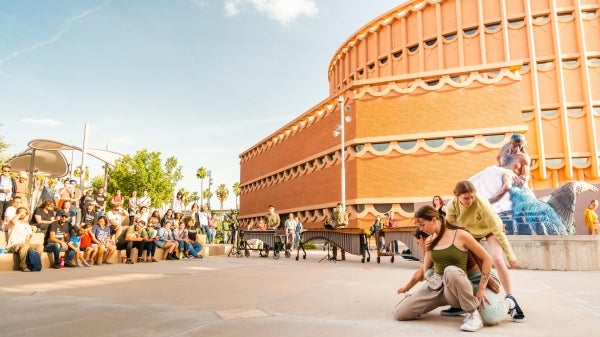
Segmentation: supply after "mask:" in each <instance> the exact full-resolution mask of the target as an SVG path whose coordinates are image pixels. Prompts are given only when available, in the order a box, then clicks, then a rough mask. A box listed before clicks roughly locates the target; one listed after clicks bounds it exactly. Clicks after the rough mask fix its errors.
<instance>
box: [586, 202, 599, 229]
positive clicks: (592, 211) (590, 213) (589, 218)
mask: <svg viewBox="0 0 600 337" xmlns="http://www.w3.org/2000/svg"><path fill="white" fill-rule="evenodd" d="M596 208H598V200H596V199H594V200H592V201H590V204H589V205H588V207H587V208H586V209H585V211H583V221H584V222H585V226H586V227H587V228H588V234H590V235H596V234H600V223H598V214H596Z"/></svg>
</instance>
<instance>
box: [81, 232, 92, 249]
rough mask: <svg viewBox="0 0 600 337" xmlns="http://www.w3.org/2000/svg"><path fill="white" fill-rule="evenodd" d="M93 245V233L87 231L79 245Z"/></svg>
mask: <svg viewBox="0 0 600 337" xmlns="http://www.w3.org/2000/svg"><path fill="white" fill-rule="evenodd" d="M91 245H92V233H90V232H87V233H85V234H84V235H83V236H82V237H81V242H80V243H79V247H89V246H91Z"/></svg>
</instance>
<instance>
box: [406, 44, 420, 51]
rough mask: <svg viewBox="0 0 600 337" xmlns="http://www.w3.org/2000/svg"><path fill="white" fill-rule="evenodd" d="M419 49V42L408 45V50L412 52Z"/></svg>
mask: <svg viewBox="0 0 600 337" xmlns="http://www.w3.org/2000/svg"><path fill="white" fill-rule="evenodd" d="M417 49H419V45H418V44H415V45H412V46H410V47H408V51H409V52H411V53H414V52H416V51H417Z"/></svg>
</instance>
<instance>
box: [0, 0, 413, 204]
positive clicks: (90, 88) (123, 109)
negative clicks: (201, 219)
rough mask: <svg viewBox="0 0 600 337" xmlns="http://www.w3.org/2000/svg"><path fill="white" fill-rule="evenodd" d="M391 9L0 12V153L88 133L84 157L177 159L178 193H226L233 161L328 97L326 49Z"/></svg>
mask: <svg viewBox="0 0 600 337" xmlns="http://www.w3.org/2000/svg"><path fill="white" fill-rule="evenodd" d="M403 2H404V1H391V0H127V1H126V0H54V1H47V0H23V1H2V2H0V41H1V43H0V111H1V116H2V117H1V118H0V123H1V124H2V126H0V135H2V136H4V141H6V142H7V143H9V144H10V147H9V148H8V150H7V151H6V154H14V153H18V152H20V151H22V150H24V149H25V148H26V146H27V143H28V141H29V140H32V139H35V138H49V139H53V140H57V141H61V142H65V143H71V144H74V145H78V146H82V142H83V127H84V124H85V123H86V122H87V123H89V125H90V129H89V133H88V146H89V147H92V148H105V147H106V146H108V147H109V148H110V149H111V150H114V151H117V152H120V153H123V154H134V153H135V152H136V151H138V150H140V149H144V148H146V149H148V150H150V151H158V152H161V154H162V155H161V157H162V158H163V159H165V158H167V157H169V156H175V157H176V158H177V159H178V161H179V164H180V165H181V166H182V167H183V175H184V178H183V180H182V181H181V182H180V183H179V184H178V188H179V187H185V188H186V189H187V190H190V191H198V190H199V189H200V182H199V181H198V180H197V179H196V178H195V172H196V170H197V168H199V167H201V166H204V167H206V168H208V169H210V170H212V172H213V181H214V184H216V185H219V184H221V183H225V184H226V185H227V186H228V187H231V185H232V184H233V183H234V182H237V181H239V158H238V156H239V154H240V153H241V152H243V151H244V150H246V149H248V148H249V147H251V146H252V145H254V144H256V143H257V142H258V141H260V140H262V139H263V138H265V137H266V136H267V135H269V134H270V133H272V132H273V131H275V130H277V129H278V128H279V127H280V126H282V125H283V124H285V123H287V122H289V121H290V120H292V119H294V118H296V117H297V116H298V115H300V114H302V113H304V112H305V111H306V110H308V109H309V108H311V107H312V106H313V105H315V104H317V103H318V102H320V101H321V100H323V99H325V98H327V96H328V82H327V68H328V65H329V61H330V60H331V57H332V56H333V53H334V52H335V51H336V50H337V48H338V47H339V46H340V45H341V44H342V43H343V42H344V41H345V40H346V39H347V38H348V37H349V36H350V35H351V34H353V33H354V32H356V31H357V30H358V29H359V28H361V27H362V26H363V25H365V24H366V23H367V22H369V21H370V20H372V19H374V18H376V17H377V16H379V15H381V14H383V13H384V12H386V11H388V10H390V9H392V8H394V7H395V6H397V5H399V4H401V3H403ZM327 136H329V135H324V137H327ZM80 159H81V155H80V154H79V155H78V154H75V165H79V164H80V162H79V161H80ZM86 164H88V165H89V166H90V168H91V170H92V175H99V174H101V170H100V166H101V163H99V162H98V161H96V160H95V159H89V160H87V163H86ZM205 187H206V183H205ZM230 190H231V189H230ZM234 203H235V202H234V198H233V196H231V197H230V198H229V199H228V201H226V202H225V207H233V206H234Z"/></svg>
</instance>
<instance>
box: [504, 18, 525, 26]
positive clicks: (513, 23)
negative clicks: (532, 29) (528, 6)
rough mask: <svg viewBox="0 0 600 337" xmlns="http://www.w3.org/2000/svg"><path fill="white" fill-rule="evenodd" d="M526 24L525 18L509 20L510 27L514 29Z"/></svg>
mask: <svg viewBox="0 0 600 337" xmlns="http://www.w3.org/2000/svg"><path fill="white" fill-rule="evenodd" d="M524 24H525V20H524V19H523V18H519V19H512V20H508V25H509V26H511V27H512V28H519V27H521V26H522V25H524Z"/></svg>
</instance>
